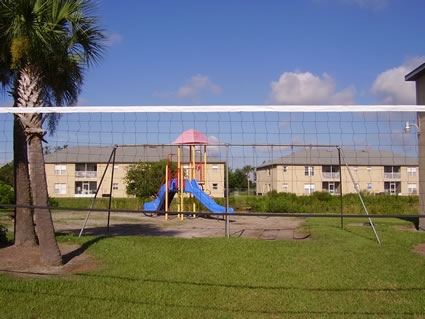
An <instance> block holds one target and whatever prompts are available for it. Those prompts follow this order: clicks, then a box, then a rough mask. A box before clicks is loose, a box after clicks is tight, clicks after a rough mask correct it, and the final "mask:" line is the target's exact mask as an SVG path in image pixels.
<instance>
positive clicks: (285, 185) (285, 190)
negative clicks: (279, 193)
mask: <svg viewBox="0 0 425 319" xmlns="http://www.w3.org/2000/svg"><path fill="white" fill-rule="evenodd" d="M282 190H283V191H284V192H287V191H288V184H287V183H284V184H283V185H282Z"/></svg>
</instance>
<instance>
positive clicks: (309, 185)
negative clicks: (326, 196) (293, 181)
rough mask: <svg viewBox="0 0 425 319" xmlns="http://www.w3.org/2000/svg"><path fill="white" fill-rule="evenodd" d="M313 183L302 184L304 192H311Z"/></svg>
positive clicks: (312, 191)
mask: <svg viewBox="0 0 425 319" xmlns="http://www.w3.org/2000/svg"><path fill="white" fill-rule="evenodd" d="M313 193H314V184H304V194H313Z"/></svg>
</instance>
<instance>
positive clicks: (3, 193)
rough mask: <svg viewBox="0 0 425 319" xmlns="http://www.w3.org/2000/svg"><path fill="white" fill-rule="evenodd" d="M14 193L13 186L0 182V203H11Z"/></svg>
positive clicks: (13, 199)
mask: <svg viewBox="0 0 425 319" xmlns="http://www.w3.org/2000/svg"><path fill="white" fill-rule="evenodd" d="M14 202H15V193H14V191H13V187H12V186H10V185H7V184H4V183H2V182H0V204H13V203H14Z"/></svg>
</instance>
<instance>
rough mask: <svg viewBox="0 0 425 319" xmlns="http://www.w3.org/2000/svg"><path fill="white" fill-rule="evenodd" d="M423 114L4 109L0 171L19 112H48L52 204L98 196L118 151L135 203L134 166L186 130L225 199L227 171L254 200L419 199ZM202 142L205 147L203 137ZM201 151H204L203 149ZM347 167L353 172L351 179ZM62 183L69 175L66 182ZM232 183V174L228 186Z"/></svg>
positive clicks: (0, 113) (119, 182)
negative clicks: (282, 195)
mask: <svg viewBox="0 0 425 319" xmlns="http://www.w3.org/2000/svg"><path fill="white" fill-rule="evenodd" d="M423 108H424V107H423V106H414V105H389V106H388V105H387V106H385V105H353V106H335V105H332V106H294V105H293V106H281V105H279V106H273V105H257V106H256V105H247V106H242V105H241V106H236V105H229V106H225V105H223V106H141V107H136V106H135V107H114V106H105V107H49V108H42V109H40V108H25V109H17V108H10V107H2V108H0V164H1V165H5V164H7V163H10V162H11V161H12V160H13V114H14V113H24V112H25V113H41V114H43V115H44V116H46V119H47V118H49V116H50V117H51V118H52V116H53V117H54V118H55V124H56V125H55V130H54V131H53V130H51V127H49V126H48V120H46V121H45V122H44V129H45V130H46V132H47V134H46V135H45V140H46V142H47V143H44V144H43V147H44V153H45V160H46V167H47V165H50V166H49V168H48V169H46V173H47V178H48V183H51V184H52V185H51V186H49V187H51V188H50V189H49V192H50V196H53V197H54V196H68V197H73V196H84V195H87V196H92V195H93V194H94V190H95V189H98V188H99V178H100V177H101V176H102V173H103V171H104V170H105V169H106V164H107V163H106V162H107V161H109V160H111V158H112V157H111V156H110V155H111V154H112V151H113V150H114V149H115V148H116V147H118V150H119V156H118V157H116V158H115V159H114V160H115V168H116V169H118V167H119V166H120V165H121V166H126V170H125V171H123V172H122V173H120V174H121V175H120V174H119V173H117V174H116V175H115V177H114V178H115V181H114V182H113V190H114V191H115V192H116V194H117V197H127V196H129V194H128V192H127V185H126V176H125V174H127V172H128V166H129V165H135V164H137V163H153V162H156V161H159V160H161V159H164V160H165V159H167V158H168V157H169V156H171V157H172V156H174V155H173V154H176V152H177V151H176V147H177V146H178V145H179V142H178V139H179V137H180V136H181V135H182V134H183V133H184V132H188V131H190V132H192V134H194V135H193V140H188V141H186V142H187V143H186V144H187V145H186V147H188V145H189V146H190V145H192V144H193V145H195V147H194V154H195V155H193V157H194V160H193V162H194V163H195V165H197V164H199V165H201V164H206V163H204V162H205V159H204V152H206V153H207V154H208V157H207V159H206V162H207V165H210V166H209V168H208V169H209V171H208V172H207V171H206V170H205V169H203V170H200V172H199V173H194V175H193V177H194V178H195V177H196V178H197V179H200V180H202V179H204V180H205V179H206V178H207V175H209V176H210V180H211V184H210V185H205V187H206V188H208V190H209V192H210V193H211V192H213V191H216V193H214V195H215V196H217V197H219V196H220V194H221V195H223V194H224V190H225V188H226V185H225V183H226V181H225V179H226V169H229V170H230V172H231V173H232V172H233V173H234V172H236V171H238V172H239V173H240V171H243V172H244V173H245V174H246V176H247V182H246V186H247V187H248V188H249V187H251V189H250V190H249V191H250V193H251V194H256V195H265V194H267V193H269V192H270V191H277V192H288V193H295V194H297V195H302V194H311V193H314V192H317V191H320V192H321V191H325V192H329V193H331V194H338V193H341V192H342V193H350V192H355V188H356V187H359V188H360V190H361V191H367V192H370V193H374V194H378V193H379V194H380V193H391V194H400V195H413V194H416V193H417V188H418V174H417V167H418V145H417V143H418V141H417V136H416V133H418V130H417V126H416V121H417V117H416V114H417V112H422V111H424V110H423ZM406 126H407V127H406ZM197 134H198V135H197ZM199 134H200V135H199ZM199 136H201V137H202V138H204V139H206V142H205V140H202V141H198V140H196V138H199ZM200 145H206V148H205V151H204V148H203V146H200ZM340 151H341V152H342V154H340V153H339V152H340ZM117 154H118V153H117ZM188 156H189V155H188ZM182 161H183V162H185V163H186V164H188V163H190V161H191V160H190V159H189V158H186V159H184V158H182ZM199 165H198V166H199ZM220 165H222V166H220ZM344 166H346V167H350V169H349V170H346V171H345V172H344V171H343V168H342V167H344ZM198 168H199V167H198ZM247 168H248V169H247ZM214 170H216V171H217V172H216V174H217V176H216V177H213V175H214ZM247 171H250V172H248V173H247ZM202 172H204V173H202ZM196 174H198V175H196ZM202 174H204V175H202ZM341 175H344V180H342V179H341ZM64 176H68V177H67V178H68V182H67V180H66V179H64ZM59 177H61V178H62V179H59ZM96 178H97V180H96ZM158 178H159V177H158ZM214 178H215V179H214ZM230 178H233V177H232V176H231V177H229V181H230ZM127 182H128V181H127ZM230 182H232V183H234V181H230ZM244 182H245V181H244ZM242 184H243V183H242V182H241V183H240V185H242ZM243 185H245V184H243ZM229 187H231V186H229ZM101 193H102V194H105V196H106V195H108V194H109V195H110V193H111V192H110V191H108V190H106V189H105V190H104V191H102V192H101Z"/></svg>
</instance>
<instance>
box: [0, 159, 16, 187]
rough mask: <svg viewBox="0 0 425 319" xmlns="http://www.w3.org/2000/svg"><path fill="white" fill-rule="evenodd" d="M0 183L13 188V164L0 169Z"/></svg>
mask: <svg viewBox="0 0 425 319" xmlns="http://www.w3.org/2000/svg"><path fill="white" fill-rule="evenodd" d="M0 182H3V183H4V184H7V185H9V186H13V162H10V163H7V164H5V165H3V166H2V167H0Z"/></svg>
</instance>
